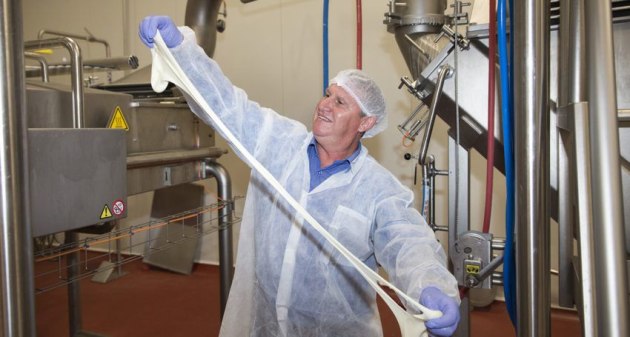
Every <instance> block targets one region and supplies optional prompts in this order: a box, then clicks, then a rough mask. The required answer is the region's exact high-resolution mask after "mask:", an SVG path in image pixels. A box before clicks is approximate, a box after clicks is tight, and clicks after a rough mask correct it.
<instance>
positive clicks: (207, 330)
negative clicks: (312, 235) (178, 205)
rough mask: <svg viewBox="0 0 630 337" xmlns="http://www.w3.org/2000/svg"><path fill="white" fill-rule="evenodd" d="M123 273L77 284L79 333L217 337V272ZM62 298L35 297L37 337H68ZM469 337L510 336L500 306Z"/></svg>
mask: <svg viewBox="0 0 630 337" xmlns="http://www.w3.org/2000/svg"><path fill="white" fill-rule="evenodd" d="M47 263H52V262H47ZM37 268H38V267H37V266H36V269H37ZM123 270H124V271H125V272H126V274H125V275H124V276H123V277H121V278H119V279H117V280H114V281H110V282H108V283H105V284H103V283H96V282H92V281H91V280H90V279H89V278H87V279H84V280H82V281H81V285H80V286H81V305H82V327H83V331H87V332H91V333H96V334H99V335H104V336H110V337H132V336H133V337H161V336H163V337H176V336H191V337H194V336H217V335H218V331H219V319H220V318H219V310H220V308H219V306H220V305H219V287H218V282H219V270H218V267H216V266H208V265H196V266H195V268H194V271H193V273H192V274H191V275H181V274H176V273H172V272H169V271H164V270H159V269H156V268H153V267H149V266H147V265H145V264H143V263H142V261H141V260H138V261H134V262H130V263H128V264H125V265H124V266H123ZM36 286H37V281H36ZM66 294H67V290H66V288H65V287H59V288H56V289H54V290H50V291H46V292H43V293H39V294H37V295H36V297H35V299H36V306H37V308H36V318H37V323H36V327H37V336H39V337H58V336H64V337H65V336H68V334H69V332H68V311H67V298H66V296H67V295H66ZM381 316H382V321H383V329H384V334H385V336H386V337H397V336H400V332H399V331H398V327H397V325H396V322H395V320H394V318H393V315H392V314H391V313H390V312H389V310H387V309H383V310H381ZM551 328H552V331H551V336H554V337H562V336H571V337H574V336H580V335H581V333H580V326H579V322H578V320H577V317H576V315H575V314H573V313H570V312H565V311H555V310H554V312H553V314H552V323H551ZM470 335H471V336H472V337H476V336H479V337H482V336H483V337H493V336H501V337H504V336H515V333H514V329H513V328H512V326H511V324H510V323H509V319H508V316H507V312H506V311H505V306H504V304H503V303H501V302H495V303H493V304H492V305H490V306H488V307H486V308H482V309H475V310H474V311H473V312H472V313H471V334H470Z"/></svg>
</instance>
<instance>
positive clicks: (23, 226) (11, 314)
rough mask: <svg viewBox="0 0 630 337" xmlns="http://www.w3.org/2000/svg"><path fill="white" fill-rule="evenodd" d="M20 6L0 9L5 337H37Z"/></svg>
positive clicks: (0, 244) (0, 271)
mask: <svg viewBox="0 0 630 337" xmlns="http://www.w3.org/2000/svg"><path fill="white" fill-rule="evenodd" d="M22 39H23V36H22V6H21V2H20V1H2V3H0V63H1V65H0V66H1V67H2V71H0V76H1V79H0V90H1V91H2V92H1V94H0V124H1V125H2V128H0V175H1V177H2V180H1V182H0V217H1V221H2V222H1V224H0V250H1V251H0V277H1V278H2V280H1V281H0V288H1V290H0V291H1V293H0V300H1V301H2V307H1V308H0V333H1V334H2V336H20V337H22V336H24V337H34V336H35V320H34V319H33V317H35V298H34V293H35V291H34V290H35V287H34V282H33V246H32V239H31V223H30V212H29V206H28V205H29V203H28V200H29V186H28V183H29V182H28V176H29V174H28V173H29V172H28V153H27V150H26V149H27V145H28V139H27V126H26V121H27V119H26V91H25V86H24V73H23V71H24V48H23V45H22Z"/></svg>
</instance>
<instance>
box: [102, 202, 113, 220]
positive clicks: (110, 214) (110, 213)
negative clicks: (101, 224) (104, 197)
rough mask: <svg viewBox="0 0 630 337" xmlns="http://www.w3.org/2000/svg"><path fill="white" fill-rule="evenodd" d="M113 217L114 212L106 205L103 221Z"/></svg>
mask: <svg viewBox="0 0 630 337" xmlns="http://www.w3.org/2000/svg"><path fill="white" fill-rule="evenodd" d="M111 217H112V211H110V210H109V206H107V204H105V207H103V211H101V219H107V218H111Z"/></svg>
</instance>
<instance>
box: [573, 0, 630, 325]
mask: <svg viewBox="0 0 630 337" xmlns="http://www.w3.org/2000/svg"><path fill="white" fill-rule="evenodd" d="M584 11H585V13H588V15H586V16H585V18H586V19H585V23H586V24H585V27H586V50H587V54H586V57H587V64H588V103H589V111H590V114H589V116H590V139H591V167H592V173H593V174H592V179H591V186H592V191H593V194H592V196H591V202H592V205H593V224H594V228H593V244H594V246H595V247H597V249H595V251H594V260H595V261H596V263H595V287H594V288H593V289H592V291H594V292H595V301H596V304H595V306H596V313H597V321H596V326H597V332H598V335H599V336H606V337H611V336H620V337H621V336H628V335H630V331H629V328H628V280H627V279H628V277H627V274H626V249H625V240H624V238H625V235H624V225H623V213H622V212H623V208H622V207H623V205H622V200H623V198H622V194H621V173H620V161H619V133H618V124H617V97H616V92H617V91H616V83H615V62H614V53H613V34H612V12H611V2H610V1H600V0H586V1H585V7H584Z"/></svg>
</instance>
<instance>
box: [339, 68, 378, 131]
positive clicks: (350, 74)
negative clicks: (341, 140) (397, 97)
mask: <svg viewBox="0 0 630 337" xmlns="http://www.w3.org/2000/svg"><path fill="white" fill-rule="evenodd" d="M330 84H336V85H338V86H340V87H342V88H344V89H345V90H346V91H347V92H348V93H349V94H350V95H351V96H352V97H353V98H354V100H355V101H357V103H358V104H359V107H360V108H361V111H363V113H364V114H366V115H368V116H374V117H376V123H375V124H374V126H373V127H372V128H371V129H369V130H368V131H367V132H366V133H365V134H364V135H363V137H364V138H369V137H373V136H375V135H376V134H378V133H379V132H381V131H383V130H385V128H386V127H387V114H386V112H385V98H384V97H383V93H382V92H381V89H380V88H379V87H378V85H377V84H376V82H374V81H373V80H372V79H371V78H369V77H368V75H367V74H366V73H365V72H363V71H361V70H358V69H348V70H342V71H340V72H339V73H338V74H337V76H335V77H334V78H333V79H332V80H330Z"/></svg>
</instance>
